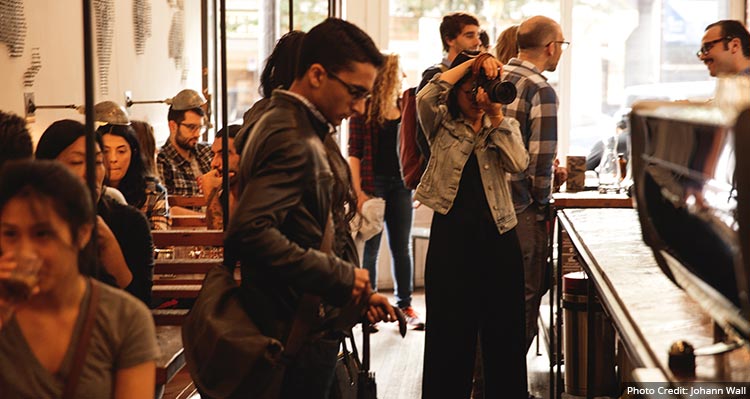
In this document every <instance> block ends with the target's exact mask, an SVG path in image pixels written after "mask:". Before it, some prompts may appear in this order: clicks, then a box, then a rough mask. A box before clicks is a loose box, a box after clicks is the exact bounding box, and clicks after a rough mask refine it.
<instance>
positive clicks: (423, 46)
mask: <svg viewBox="0 0 750 399" xmlns="http://www.w3.org/2000/svg"><path fill="white" fill-rule="evenodd" d="M729 2H730V1H729V0H660V1H657V0H638V1H636V0H629V1H628V0H623V1H605V0H574V1H572V2H571V1H563V2H561V1H558V0H549V1H533V0H526V1H524V0H518V1H499V0H497V1H495V0H491V1H469V0H463V1H461V0H454V1H440V0H419V1H418V0H391V3H390V14H391V21H390V34H389V38H390V41H389V49H390V50H392V51H395V52H397V53H399V54H400V55H401V57H402V63H403V65H404V70H405V72H406V74H407V84H408V85H409V86H415V85H416V84H418V83H419V81H420V79H421V73H422V71H423V70H424V69H425V68H427V67H429V66H430V65H433V64H435V63H437V62H439V61H440V59H441V57H442V48H441V42H440V33H439V26H440V21H441V18H442V16H443V15H444V14H445V13H446V10H462V11H467V12H470V13H472V14H474V15H475V16H477V18H478V19H479V21H480V25H481V28H483V29H485V30H486V31H487V32H488V33H489V36H490V40H491V42H492V43H491V45H494V41H495V39H496V38H497V35H498V34H499V33H500V32H501V31H502V30H503V29H505V28H506V27H508V26H510V25H512V24H517V23H520V22H521V21H523V20H524V19H526V18H528V17H530V16H533V15H546V16H548V17H550V18H552V19H554V20H556V21H560V22H561V25H562V27H563V32H564V34H565V36H566V39H567V40H570V41H571V42H572V45H571V46H570V47H569V48H568V49H567V50H566V52H565V54H564V56H563V58H562V59H561V62H560V66H559V68H558V70H557V71H556V72H554V73H549V72H546V73H545V76H547V77H548V79H549V81H550V82H551V83H552V84H553V85H554V86H555V88H556V89H557V92H558V96H559V99H560V114H559V116H560V145H561V148H560V149H559V152H560V153H561V154H574V155H587V154H588V151H589V149H590V148H591V147H592V146H593V145H594V144H595V143H596V142H597V141H599V140H601V139H603V138H605V137H608V136H609V135H611V134H614V130H615V126H616V122H617V121H618V120H619V119H621V117H622V115H623V114H624V113H626V112H627V110H628V108H629V107H630V105H632V102H633V101H635V100H639V99H646V98H661V99H673V100H676V99H684V98H707V97H708V96H710V95H711V93H712V91H713V84H714V83H713V82H712V81H711V79H710V77H709V75H708V72H707V71H706V68H705V66H704V65H703V64H702V63H701V62H700V61H699V60H698V59H697V58H696V57H695V52H696V50H697V48H698V47H700V45H699V44H700V41H701V37H702V36H703V30H704V29H705V27H706V25H708V24H709V23H711V22H714V21H716V20H719V19H723V18H728V17H729V15H728V14H729V11H728V9H729ZM446 3H448V4H446ZM563 7H568V9H564V8H563ZM563 77H564V79H566V80H567V82H566V83H567V84H561V79H563ZM562 146H564V148H562Z"/></svg>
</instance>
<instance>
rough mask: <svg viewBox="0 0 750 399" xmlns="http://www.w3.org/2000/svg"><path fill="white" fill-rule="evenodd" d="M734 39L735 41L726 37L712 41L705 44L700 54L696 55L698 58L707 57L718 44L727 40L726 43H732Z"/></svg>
mask: <svg viewBox="0 0 750 399" xmlns="http://www.w3.org/2000/svg"><path fill="white" fill-rule="evenodd" d="M732 39H734V38H733V37H732V36H724V37H721V38H718V39H716V40H711V41H708V42H705V43H703V45H702V46H701V48H700V50H698V52H697V53H695V55H696V56H698V58H701V57H705V56H706V55H708V52H709V51H711V49H712V48H714V46H715V45H716V43H718V42H722V41H725V40H726V41H730V40H732Z"/></svg>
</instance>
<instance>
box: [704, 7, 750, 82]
mask: <svg viewBox="0 0 750 399" xmlns="http://www.w3.org/2000/svg"><path fill="white" fill-rule="evenodd" d="M696 55H697V56H698V58H699V59H700V60H701V61H703V63H704V64H705V65H706V67H708V73H710V74H711V76H721V75H738V74H739V75H750V34H749V33H748V31H747V29H746V28H745V27H744V26H743V25H742V23H741V22H739V21H734V20H728V19H725V20H721V21H717V22H714V23H712V24H710V25H708V26H707V27H706V31H705V33H704V34H703V39H702V40H701V48H700V49H699V50H698V52H697V53H696Z"/></svg>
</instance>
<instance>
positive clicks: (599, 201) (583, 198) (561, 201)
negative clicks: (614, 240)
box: [552, 190, 633, 209]
mask: <svg viewBox="0 0 750 399" xmlns="http://www.w3.org/2000/svg"><path fill="white" fill-rule="evenodd" d="M552 199H553V200H554V205H555V208H557V209H562V208H632V207H633V199H632V198H630V197H628V196H627V195H626V194H614V193H607V194H600V193H599V192H598V191H596V190H587V191H579V192H575V193H567V192H564V193H554V194H552Z"/></svg>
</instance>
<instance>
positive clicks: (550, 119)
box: [503, 16, 570, 350]
mask: <svg viewBox="0 0 750 399" xmlns="http://www.w3.org/2000/svg"><path fill="white" fill-rule="evenodd" d="M569 44H570V43H569V42H567V41H565V37H564V36H563V33H562V29H561V28H560V25H559V24H558V23H557V22H555V21H553V20H552V19H550V18H547V17H543V16H535V17H531V18H529V19H527V20H525V21H523V22H522V23H521V25H520V26H519V27H518V48H519V51H518V56H517V57H515V58H511V59H510V61H508V63H507V64H506V65H505V66H504V67H503V80H507V81H510V82H512V83H514V84H515V85H516V89H517V90H518V95H517V97H516V100H515V101H514V102H512V103H511V104H507V105H503V113H504V114H505V116H506V117H510V118H515V119H517V120H518V122H519V123H520V124H521V134H522V135H523V137H524V143H526V149H527V150H528V151H529V167H528V168H527V169H526V170H525V171H524V172H522V173H517V174H514V175H512V176H511V191H512V194H513V205H514V207H515V210H516V217H517V218H518V225H517V226H516V232H517V233H518V239H519V240H520V242H521V251H522V252H523V263H524V270H525V273H524V277H525V279H526V290H525V292H526V294H525V295H526V349H527V350H528V348H529V346H530V345H531V342H532V341H533V339H534V336H536V333H537V330H538V328H537V322H536V321H537V318H538V316H539V302H540V300H541V297H542V295H543V294H544V292H546V290H547V286H546V284H545V271H546V267H547V261H546V255H547V237H548V236H547V228H546V223H547V219H548V218H547V213H548V209H549V202H550V199H551V198H552V173H553V165H554V161H555V157H556V156H557V107H558V100H557V93H555V89H553V88H552V86H551V85H550V84H549V83H548V82H547V78H545V77H544V76H543V75H542V72H545V71H550V72H552V71H554V70H555V69H557V64H558V62H559V61H560V57H561V56H562V53H563V50H565V48H567V47H568V45H569Z"/></svg>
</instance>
